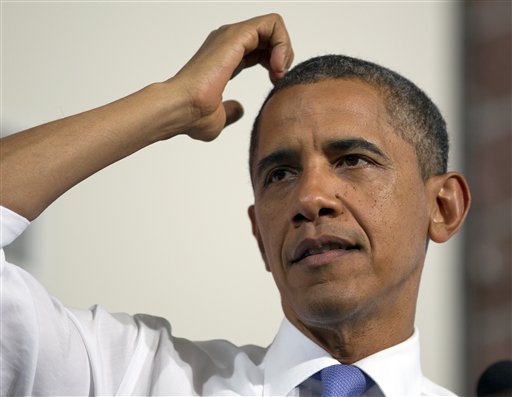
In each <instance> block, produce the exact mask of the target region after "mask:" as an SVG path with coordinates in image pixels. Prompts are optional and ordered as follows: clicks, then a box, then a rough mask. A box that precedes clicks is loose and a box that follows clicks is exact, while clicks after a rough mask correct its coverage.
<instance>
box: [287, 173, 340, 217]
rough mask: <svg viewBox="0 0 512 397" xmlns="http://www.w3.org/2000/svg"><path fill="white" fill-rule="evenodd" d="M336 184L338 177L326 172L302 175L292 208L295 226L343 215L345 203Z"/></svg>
mask: <svg viewBox="0 0 512 397" xmlns="http://www.w3.org/2000/svg"><path fill="white" fill-rule="evenodd" d="M336 182H337V178H336V176H334V175H330V173H329V172H328V171H326V170H323V171H322V170H314V171H309V172H304V173H303V174H302V175H301V181H300V183H299V184H298V185H297V188H296V192H295V193H296V194H295V200H294V203H293V205H292V207H291V215H292V222H293V224H294V225H295V226H300V225H301V224H302V223H305V222H315V221H317V220H319V219H321V218H322V217H331V218H335V217H337V216H339V215H341V214H342V213H343V203H342V201H341V199H340V196H339V195H338V194H337V193H336V186H337V185H336Z"/></svg>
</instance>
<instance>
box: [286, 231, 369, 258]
mask: <svg viewBox="0 0 512 397" xmlns="http://www.w3.org/2000/svg"><path fill="white" fill-rule="evenodd" d="M360 249H361V246H360V245H358V244H355V243H351V242H349V241H346V240H343V239H340V238H337V237H334V236H321V237H319V238H307V239H304V240H303V241H302V242H301V243H300V244H299V245H298V246H297V248H296V249H295V251H294V253H293V256H292V259H291V261H290V263H291V264H292V265H294V264H296V263H298V262H301V261H303V260H304V259H306V258H308V257H315V258H311V259H310V260H309V261H308V262H315V263H316V262H318V261H317V260H319V259H322V258H323V259H325V260H327V259H329V258H332V257H338V256H340V255H343V254H345V253H348V252H349V251H356V250H357V251H359V250H360ZM313 259H316V260H315V261H313ZM320 262H324V260H321V261H320Z"/></svg>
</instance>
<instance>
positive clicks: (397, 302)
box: [1, 15, 469, 396]
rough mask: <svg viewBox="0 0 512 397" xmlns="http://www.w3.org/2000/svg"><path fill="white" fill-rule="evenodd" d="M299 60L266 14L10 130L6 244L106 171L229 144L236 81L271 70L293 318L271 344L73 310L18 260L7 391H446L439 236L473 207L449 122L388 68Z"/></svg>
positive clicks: (260, 168)
mask: <svg viewBox="0 0 512 397" xmlns="http://www.w3.org/2000/svg"><path fill="white" fill-rule="evenodd" d="M292 58H293V52H292V49H291V45H290V41H289V38H288V34H287V32H286V29H285V26H284V24H283V22H282V20H281V19H280V17H279V16H277V15H268V16H263V17H257V18H253V19H251V20H248V21H245V22H241V23H238V24H234V25H229V26H225V27H222V28H220V29H219V30H217V31H215V32H213V33H212V34H211V35H210V36H209V37H208V38H207V39H206V41H205V43H204V44H203V46H202V47H201V48H200V49H199V51H198V52H197V53H196V54H195V55H194V57H193V58H192V59H191V60H190V61H189V62H188V63H187V64H186V65H185V66H184V67H183V68H182V69H181V70H180V72H178V74H177V75H176V76H174V77H173V78H171V79H169V80H168V81H166V82H163V83H158V84H153V85H150V86H148V87H146V88H145V89H143V90H141V91H139V92H137V93H135V94H132V95H131V96H128V97H126V98H123V99H121V100H119V101H116V102H114V103H112V104H109V105H106V106H103V107H100V108H98V109H95V110H92V111H89V112H85V113H82V114H80V115H76V116H72V117H69V118H66V119H63V120H58V121H56V122H52V123H49V124H46V125H43V126H39V127H36V128H33V129H30V130H27V131H24V132H21V133H19V134H16V135H13V136H10V137H7V138H5V139H4V140H2V166H1V172H2V197H1V203H2V205H3V206H4V207H5V208H4V209H2V246H4V245H6V244H8V243H9V242H10V241H12V239H14V238H15V237H16V236H17V235H19V234H20V233H21V232H22V230H23V229H24V228H25V227H26V226H27V225H28V220H32V219H34V218H36V217H37V216H38V215H39V214H40V213H41V212H42V211H43V210H44V209H45V208H46V206H48V205H49V204H50V203H51V202H53V201H54V200H55V199H56V198H57V197H58V196H60V195H61V194H62V193H64V192H65V191H66V190H68V189H69V188H71V187H72V186H74V185H75V184H77V183H79V182H80V181H81V180H83V179H84V178H86V177H88V176H90V175H92V174H93V173H94V172H96V171H98V170H100V169H102V168H104V167H105V166H108V165H109V164H111V163H113V162H115V161H117V160H119V159H121V158H123V157H125V156H128V155H130V154H131V153H133V152H135V151H137V150H139V149H141V148H143V147H145V146H147V145H149V144H152V143H154V142H157V141H159V140H164V139H170V138H172V137H174V136H176V135H178V134H186V135H189V136H190V137H192V138H194V139H199V140H204V141H208V140H212V139H214V138H216V137H217V136H218V135H219V133H220V132H221V130H222V129H223V127H224V126H225V125H228V124H230V123H232V122H234V121H236V120H237V119H238V118H240V117H241V113H242V111H241V106H240V104H238V103H237V102H234V101H227V102H222V92H223V90H224V88H225V86H226V84H227V83H228V81H229V80H230V79H231V78H232V77H234V76H236V74H237V73H238V72H239V71H240V70H241V69H243V68H244V67H248V66H252V65H254V64H256V63H260V64H262V65H264V66H265V67H267V68H268V69H269V75H270V78H271V80H272V81H273V82H274V83H276V86H275V88H274V90H273V91H272V92H271V94H270V96H269V98H268V99H267V101H266V102H265V104H264V106H263V108H262V110H261V112H260V114H259V116H258V118H257V120H256V122H255V126H254V131H253V135H252V139H251V155H250V163H251V178H252V181H253V187H254V196H255V202H254V206H251V208H250V209H249V216H250V219H251V222H252V225H253V233H254V235H255V237H256V239H257V242H258V245H259V247H260V251H261V254H262V257H263V260H264V262H265V264H266V266H267V269H268V270H269V271H271V272H272V274H273V276H274V279H275V281H276V284H277V286H278V288H279V291H280V294H281V299H282V306H283V310H284V313H285V316H286V320H285V321H284V322H283V325H282V327H281V329H280V331H279V333H278V335H277V337H276V339H275V341H274V343H273V344H272V345H271V347H270V348H268V349H263V348H259V347H255V346H244V347H236V346H233V345H232V344H229V343H228V342H224V341H210V342H201V343H193V342H190V341H188V340H184V339H179V338H175V337H173V336H172V335H171V332H170V327H169V324H168V323H167V322H166V321H165V320H162V319H158V318H154V317H150V316H144V315H137V316H134V317H130V316H127V315H122V314H116V315H112V314H109V313H107V312H105V311H104V310H103V309H102V308H101V307H95V308H93V309H91V310H90V311H79V310H71V309H67V308H64V307H63V306H62V305H61V304H60V303H59V302H57V301H55V300H54V299H52V298H51V297H49V296H48V294H47V293H46V291H44V289H43V288H42V287H41V286H40V285H39V284H38V283H37V281H35V280H34V279H33V278H32V277H31V276H30V275H28V274H26V273H25V272H23V271H22V270H20V269H18V268H16V267H14V266H13V265H10V264H8V263H6V262H5V260H4V259H3V258H2V285H3V291H2V357H1V360H2V368H1V371H2V374H1V377H2V378H1V379H2V385H1V394H2V395H86V394H93V395H114V394H115V395H147V394H154V395H233V394H235V395H236V394H238V395H320V394H321V393H322V392H323V393H325V394H326V395H327V394H329V395H333V393H334V395H361V394H362V395H386V396H391V395H421V394H424V395H445V394H448V391H446V390H445V389H443V388H441V387H439V386H437V385H434V384H432V383H431V382H429V381H428V380H426V379H425V378H423V376H422V374H421V370H420V368H419V356H418V354H419V353H418V352H419V346H418V336H417V333H416V332H415V330H414V326H413V323H414V312H415V302H416V296H417V291H418V286H419V280H420V274H421V269H422V265H423V261H424V258H425V253H426V248H427V245H428V241H429V239H432V240H434V241H437V242H443V241H445V240H447V239H448V238H450V237H451V235H453V234H454V233H455V232H456V231H457V230H458V228H459V227H460V226H461V224H462V222H463V220H464V217H465V214H466V212H467V209H468V206H469V192H468V189H467V185H466V183H465V181H464V179H463V178H462V176H460V175H459V174H456V173H446V150H447V141H446V135H445V134H446V132H445V130H444V122H443V121H442V118H441V117H440V116H439V114H438V112H437V109H436V108H435V106H434V105H433V104H431V103H430V101H429V100H428V98H426V97H425V96H424V95H423V94H422V93H421V91H419V90H417V89H416V88H415V87H414V86H413V85H412V84H411V83H409V82H407V81H406V80H404V79H403V78H401V77H399V76H397V75H395V74H393V73H391V72H389V71H387V70H385V69H383V68H380V67H377V66H376V65H372V64H368V63H365V62H363V61H358V60H353V59H351V58H347V57H324V58H319V59H314V60H311V61H308V62H306V63H305V64H302V65H299V66H298V67H297V68H295V69H294V70H293V71H291V72H290V73H289V74H286V70H287V68H288V67H289V66H290V64H291V62H292ZM18 214H19V215H18ZM339 363H343V364H347V365H344V366H341V365H339ZM351 364H353V365H351ZM338 371H339V374H338ZM333 376H337V378H335V377H333ZM332 385H334V387H340V388H341V389H343V390H341V389H334V390H330V388H331V386H332ZM342 393H343V394H342Z"/></svg>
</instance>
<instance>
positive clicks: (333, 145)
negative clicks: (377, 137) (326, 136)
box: [324, 138, 389, 160]
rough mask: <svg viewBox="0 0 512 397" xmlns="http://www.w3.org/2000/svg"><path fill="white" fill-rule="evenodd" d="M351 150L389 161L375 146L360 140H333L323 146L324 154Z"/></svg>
mask: <svg viewBox="0 0 512 397" xmlns="http://www.w3.org/2000/svg"><path fill="white" fill-rule="evenodd" d="M353 149H363V150H366V151H369V152H372V153H374V154H376V155H377V156H380V157H382V158H383V159H386V160H389V158H388V156H386V155H385V154H384V152H383V151H382V150H380V149H379V147H378V146H377V145H375V144H374V143H371V142H369V141H367V140H366V139H362V138H354V139H334V140H331V141H328V142H327V143H326V144H325V145H324V151H326V152H344V151H348V150H353Z"/></svg>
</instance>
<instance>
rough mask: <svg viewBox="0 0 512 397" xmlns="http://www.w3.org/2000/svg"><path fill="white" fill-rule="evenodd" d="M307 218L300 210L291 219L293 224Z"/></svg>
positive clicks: (304, 220)
mask: <svg viewBox="0 0 512 397" xmlns="http://www.w3.org/2000/svg"><path fill="white" fill-rule="evenodd" d="M307 220H308V219H307V218H306V217H305V216H304V215H302V214H301V213H300V212H299V213H298V214H296V215H295V216H294V217H293V218H292V221H293V223H295V224H298V223H302V222H306V221H307Z"/></svg>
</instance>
